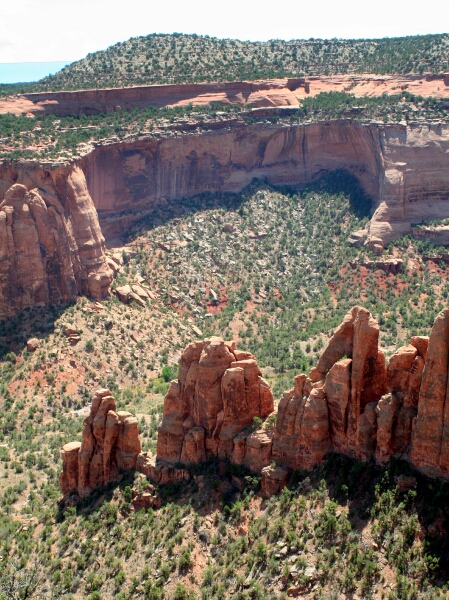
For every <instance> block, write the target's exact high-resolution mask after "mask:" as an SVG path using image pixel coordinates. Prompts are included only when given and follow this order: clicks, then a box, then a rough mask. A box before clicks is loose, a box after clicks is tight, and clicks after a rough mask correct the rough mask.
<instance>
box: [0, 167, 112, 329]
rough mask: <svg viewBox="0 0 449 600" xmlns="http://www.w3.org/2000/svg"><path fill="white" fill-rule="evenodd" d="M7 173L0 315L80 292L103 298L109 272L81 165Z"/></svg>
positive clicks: (0, 221) (0, 218)
mask: <svg viewBox="0 0 449 600" xmlns="http://www.w3.org/2000/svg"><path fill="white" fill-rule="evenodd" d="M6 175H8V174H6ZM9 175H10V176H11V179H10V180H9V181H8V179H7V177H5V178H4V179H3V181H2V184H3V187H4V188H5V187H7V186H8V184H9V183H11V184H12V185H11V187H8V189H6V191H4V198H3V201H2V202H1V203H0V319H2V318H6V317H9V316H12V315H14V314H15V313H16V312H18V311H19V310H20V309H22V308H25V307H27V306H33V305H43V304H57V303H59V302H64V301H65V302H67V301H69V300H74V299H75V298H76V296H77V295H78V294H80V293H81V294H89V295H90V296H92V297H93V298H95V299H97V300H100V299H101V298H104V297H105V296H106V295H107V294H108V290H109V284H110V283H111V280H112V272H111V270H110V269H109V267H108V265H107V262H106V257H105V253H104V238H103V235H102V233H101V230H100V226H99V223H98V217H97V212H96V210H95V207H94V205H93V202H92V199H91V197H90V195H89V192H88V190H87V186H86V181H85V178H84V174H83V172H82V170H81V169H80V168H79V167H77V166H74V167H73V168H67V169H66V170H65V171H64V172H61V171H55V170H54V171H45V170H42V169H34V170H32V169H30V170H26V171H24V170H21V171H19V172H18V173H17V174H14V173H12V172H10V173H9ZM16 175H20V176H16ZM14 179H15V181H16V183H13V181H14Z"/></svg>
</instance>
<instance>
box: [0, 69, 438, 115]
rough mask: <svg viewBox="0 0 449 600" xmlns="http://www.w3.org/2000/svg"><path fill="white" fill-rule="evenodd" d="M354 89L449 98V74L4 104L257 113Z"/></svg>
mask: <svg viewBox="0 0 449 600" xmlns="http://www.w3.org/2000/svg"><path fill="white" fill-rule="evenodd" d="M348 85H349V86H350V88H351V93H352V94H354V95H355V96H358V97H364V96H381V95H383V94H397V90H398V89H399V87H402V89H405V88H404V87H403V86H405V87H407V88H408V87H409V86H411V87H410V90H411V89H412V88H413V93H414V94H417V95H421V96H424V97H429V96H431V97H433V98H449V89H448V85H449V80H448V76H447V74H443V73H441V74H435V75H433V74H432V75H430V74H427V75H420V74H417V75H414V74H407V75H384V76H382V77H379V75H369V74H363V75H361V74H358V75H332V76H331V77H327V76H314V77H311V78H310V79H306V78H304V77H296V78H288V79H268V80H259V81H232V82H222V83H193V84H172V85H170V84H169V85H139V86H133V87H128V88H105V89H92V90H76V91H60V92H37V93H28V94H27V93H25V94H23V95H21V96H19V97H10V98H6V99H4V100H0V114H2V113H3V114H5V113H11V114H16V115H19V114H22V113H31V114H35V115H39V114H55V115H59V116H67V115H73V114H78V115H80V114H81V115H82V114H85V115H93V114H99V113H108V112H114V111H117V110H121V109H128V110H129V109H132V108H147V107H148V106H179V105H188V104H193V105H203V104H209V103H210V102H219V103H221V104H240V105H245V104H250V105H251V106H254V107H259V106H260V107H264V106H289V105H297V104H298V101H299V100H300V99H303V98H304V97H307V96H315V95H316V94H319V93H321V92H331V91H341V90H342V89H343V88H345V87H346V86H348Z"/></svg>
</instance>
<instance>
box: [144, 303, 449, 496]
mask: <svg viewBox="0 0 449 600" xmlns="http://www.w3.org/2000/svg"><path fill="white" fill-rule="evenodd" d="M378 338H379V326H378V324H377V322H376V321H375V320H374V319H373V317H372V316H371V314H370V313H369V312H368V311H367V310H366V309H365V308H362V307H359V306H356V307H354V308H353V309H352V310H351V311H350V312H349V313H348V314H347V315H346V317H345V318H344V320H343V323H342V324H341V325H340V326H339V327H338V328H337V330H336V331H335V333H334V335H333V336H332V338H331V340H330V341H329V344H328V346H327V348H326V349H325V350H324V352H323V353H322V355H321V357H320V359H319V361H318V364H317V366H316V367H314V368H313V369H312V370H311V372H310V373H309V376H306V375H298V376H296V377H295V386H294V388H292V389H291V390H289V391H287V392H285V393H284V394H283V396H282V398H281V400H280V402H279V405H278V407H277V411H275V412H273V413H272V412H271V411H272V407H273V404H272V396H271V392H270V390H269V388H268V386H267V384H266V383H265V382H264V381H263V380H262V379H261V377H260V372H259V369H258V367H257V363H256V361H255V359H254V357H251V356H250V355H247V354H246V353H241V352H239V351H237V350H236V349H235V346H233V345H232V344H230V343H226V342H224V341H223V340H221V339H220V338H211V339H210V340H205V341H204V342H196V343H194V344H190V345H189V346H188V347H187V348H186V350H185V351H184V353H183V355H182V359H181V363H180V370H179V379H178V380H177V381H173V382H172V384H171V386H170V389H169V391H168V393H167V396H166V398H165V402H164V419H163V422H162V425H161V426H160V428H159V436H158V449H157V461H156V463H155V466H154V467H153V468H156V467H157V468H158V469H159V472H160V470H161V469H162V468H163V467H164V465H165V468H168V466H169V465H170V464H171V465H174V464H178V463H182V464H185V465H188V464H189V463H196V462H201V461H203V460H204V459H205V458H206V457H207V456H208V455H210V454H212V455H214V456H217V457H219V458H226V457H227V458H229V459H230V461H231V462H232V463H234V464H238V465H244V466H246V467H247V468H249V469H250V470H251V471H253V472H256V473H261V474H262V481H263V491H264V493H265V494H267V495H270V494H271V493H277V492H278V491H279V490H280V489H281V488H282V486H283V485H285V482H286V480H287V473H288V470H292V469H311V468H313V467H314V466H315V465H317V464H319V463H320V462H321V461H322V460H323V459H324V458H325V456H326V455H327V454H329V453H330V452H338V453H341V454H345V455H347V456H350V457H353V458H358V459H360V460H363V461H366V460H369V459H371V458H375V459H376V460H377V461H378V462H379V463H384V462H386V461H388V460H389V458H390V457H391V456H394V457H397V458H405V459H408V460H409V461H410V462H411V463H412V464H413V465H414V466H416V467H417V468H419V469H421V470H422V471H424V472H426V473H427V474H430V475H443V476H449V433H448V431H449V408H448V406H446V389H447V383H448V380H449V376H448V370H449V309H447V310H445V311H443V312H442V313H441V314H440V315H439V316H438V318H437V319H436V322H435V325H434V328H433V330H432V333H431V336H430V338H427V337H419V336H415V337H412V339H411V341H410V344H408V345H406V346H403V347H401V348H399V349H398V350H397V351H396V352H395V353H394V354H393V355H392V356H391V358H390V360H389V361H388V364H385V357H384V355H383V353H382V352H381V351H380V350H379V347H378ZM233 358H235V359H237V360H235V361H234V362H232V361H233ZM245 369H246V370H245ZM270 414H272V415H275V416H276V419H275V421H276V425H275V427H273V419H272V418H271V417H270V419H267V417H268V416H269V415H270ZM254 416H258V417H260V418H261V419H262V426H261V428H260V429H258V430H257V431H251V430H250V428H249V427H248V426H249V425H250V424H251V422H252V420H253V418H254ZM176 476H177V477H179V476H178V475H176Z"/></svg>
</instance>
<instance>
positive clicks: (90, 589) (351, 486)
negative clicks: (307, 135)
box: [0, 182, 449, 599]
mask: <svg viewBox="0 0 449 600" xmlns="http://www.w3.org/2000/svg"><path fill="white" fill-rule="evenodd" d="M354 201H355V200H354V198H352V202H353V204H354ZM364 220H365V217H357V216H355V214H354V212H353V211H351V209H350V200H349V197H348V196H345V195H344V194H336V193H335V191H334V193H332V194H331V193H330V192H329V191H325V190H323V189H316V188H315V189H310V190H308V191H307V192H306V193H304V194H303V195H298V194H288V193H286V192H282V191H280V190H276V189H273V188H271V187H270V186H267V185H265V184H263V183H260V182H259V183H255V184H254V185H253V186H252V187H250V188H249V189H247V190H245V191H244V193H243V194H242V195H238V196H231V195H227V196H213V197H212V196H211V197H202V198H197V199H193V200H192V201H188V202H187V201H186V202H184V203H178V204H177V205H176V206H175V205H170V204H167V205H166V206H165V207H163V208H161V209H160V211H159V213H157V214H156V215H155V216H154V217H153V219H152V220H151V221H146V222H141V223H139V224H138V225H137V226H136V228H135V230H134V231H133V232H131V234H130V238H129V240H128V241H127V242H126V243H125V241H124V242H123V246H120V247H114V248H110V249H109V250H108V255H109V261H110V263H111V264H112V263H114V264H115V270H116V279H115V282H114V285H113V289H114V295H113V296H112V297H111V298H110V299H109V300H107V301H105V302H102V303H93V302H91V301H89V300H86V299H82V298H80V299H79V300H78V301H77V303H76V304H74V305H73V306H69V307H58V308H53V309H38V308H36V309H33V310H28V311H24V312H23V313H21V314H20V315H19V316H18V317H17V318H15V319H11V320H9V321H8V322H4V323H2V325H1V327H0V343H1V345H2V362H1V389H0V392H1V394H2V398H1V408H2V412H1V414H0V417H1V418H0V499H1V500H0V501H1V512H0V528H1V531H2V533H1V535H0V540H1V550H0V556H1V557H2V559H3V560H5V559H6V556H7V554H8V552H9V551H10V550H11V549H13V550H14V554H15V555H16V556H17V557H19V556H22V557H30V562H29V565H31V564H32V559H33V557H36V558H37V559H38V560H39V562H40V563H42V565H43V569H44V575H45V579H46V581H47V583H46V585H47V589H48V590H50V588H51V587H53V588H54V590H55V594H56V596H53V597H58V594H59V597H61V596H64V594H65V596H66V597H71V596H70V594H72V595H73V597H76V598H82V597H91V598H99V597H102V598H111V597H119V598H128V597H148V598H157V597H160V594H161V591H162V590H165V593H166V597H167V598H184V597H187V596H188V593H189V592H191V593H193V594H196V596H195V597H200V595H202V597H204V598H211V597H216V598H220V597H230V598H231V597H232V598H237V597H248V598H250V597H253V598H258V597H260V598H262V597H273V598H274V597H282V595H283V594H286V593H288V594H289V595H293V594H301V595H302V596H303V597H306V598H307V597H310V598H326V597H332V598H334V597H335V598H338V597H339V596H338V595H335V594H336V593H337V591H338V593H340V594H343V595H342V596H341V597H347V598H355V597H356V596H357V597H359V598H365V597H375V598H382V597H384V598H391V599H395V598H415V597H426V598H437V597H439V596H438V594H439V593H440V591H441V593H442V594H443V596H440V597H444V594H445V593H446V591H442V590H443V589H444V588H443V587H442V586H443V583H444V582H443V581H442V580H441V577H443V576H444V572H446V571H444V569H445V568H446V567H445V562H444V561H445V560H446V558H445V556H446V555H445V554H444V552H443V550H442V548H443V546H444V543H443V542H444V536H445V535H446V534H445V533H444V531H445V529H444V527H445V525H444V521H445V518H446V516H445V512H444V511H445V509H444V506H445V504H444V501H443V498H445V496H442V494H443V493H446V492H445V491H444V489H445V488H444V486H443V487H441V486H440V484H439V483H438V482H434V483H433V484H430V485H432V486H433V490H434V492H435V494H434V495H433V492H432V497H431V498H429V495H428V494H427V495H426V492H425V486H424V484H422V487H420V486H421V483H420V482H421V480H420V479H419V478H418V488H417V491H418V495H417V496H415V495H414V489H413V490H411V492H406V493H405V492H401V491H400V490H396V483H395V480H394V477H395V476H398V475H400V474H401V469H406V467H404V466H401V467H392V469H393V470H392V471H388V472H386V473H383V474H382V473H381V472H380V471H376V470H374V471H370V469H371V467H363V468H362V467H361V466H360V465H358V464H353V463H345V464H340V463H329V468H328V467H326V466H325V467H324V468H323V470H317V471H316V472H315V473H314V474H312V475H310V476H309V482H307V479H306V474H301V476H298V477H299V478H298V481H297V482H296V483H295V484H294V486H293V487H292V489H291V493H290V492H288V493H287V492H285V493H284V495H283V496H281V497H280V498H278V499H274V500H270V501H269V502H268V503H267V502H266V501H263V499H262V498H261V497H259V496H258V495H257V493H256V492H257V486H258V481H257V478H253V477H251V476H250V475H249V474H248V473H241V472H234V471H232V470H231V471H230V470H229V469H230V467H229V468H228V470H227V471H226V473H224V474H223V476H219V477H217V471H216V469H217V466H216V465H215V466H214V465H212V466H207V465H206V466H204V468H203V467H202V468H203V471H198V472H192V478H193V479H192V483H191V484H190V487H188V488H185V489H182V490H177V489H175V488H169V489H167V490H166V491H165V492H163V493H164V494H165V495H166V500H167V501H168V504H166V505H165V507H164V508H162V509H161V510H159V511H155V512H154V513H153V512H151V511H150V512H148V513H139V514H137V513H136V514H134V513H133V512H132V510H131V505H130V492H129V489H130V487H129V486H132V485H133V483H132V482H128V481H126V480H123V481H122V482H121V483H120V485H119V486H118V487H117V488H115V489H111V490H110V491H109V492H107V496H106V500H105V498H104V497H102V496H101V492H100V497H97V498H94V499H93V500H92V502H91V503H86V504H85V505H83V507H82V508H81V509H79V511H78V513H77V512H76V511H75V509H69V510H68V511H67V512H66V514H65V516H62V515H61V514H60V513H58V510H59V508H58V504H57V499H58V497H59V489H58V479H57V475H58V472H59V471H60V469H61V461H60V455H59V450H60V448H61V447H62V445H63V444H64V443H66V442H68V441H72V440H76V439H80V433H81V426H82V419H83V417H84V415H85V414H86V413H87V410H88V406H89V403H90V401H91V399H92V394H93V391H94V390H95V389H96V388H98V387H106V386H107V387H109V388H110V389H111V390H112V391H113V393H114V396H115V398H116V400H117V405H118V408H119V409H124V410H128V411H130V412H132V413H134V414H136V415H137V417H138V421H139V429H140V436H141V439H142V443H143V449H144V450H149V451H154V448H155V442H156V432H157V426H158V424H159V423H160V420H161V416H162V399H163V395H164V394H165V392H166V389H167V381H169V380H170V379H171V378H173V377H174V376H175V374H176V364H177V361H178V359H179V356H180V351H181V350H182V348H184V346H185V345H186V344H187V343H188V342H189V341H191V340H193V339H197V338H198V337H201V338H203V337H206V336H207V335H211V334H214V333H219V334H220V335H223V336H224V337H227V338H231V339H234V340H235V341H237V342H238V344H239V348H241V349H248V350H250V351H251V352H253V353H254V354H255V355H256V356H257V358H258V360H259V364H261V366H262V370H263V373H264V376H265V377H266V378H267V379H268V380H269V382H270V384H271V385H272V388H273V390H274V395H275V398H276V399H278V398H279V397H280V395H281V393H282V392H283V391H284V390H286V389H288V388H289V387H291V381H292V378H293V376H294V375H296V374H298V373H299V372H307V371H308V370H309V369H310V367H311V366H313V365H314V364H315V363H316V360H317V357H318V355H319V354H320V351H321V349H322V348H323V347H324V346H325V344H326V343H327V340H328V338H329V336H330V335H331V333H332V331H333V329H334V328H335V327H336V326H337V325H338V324H339V323H340V321H341V319H342V316H343V315H344V314H345V313H346V312H347V310H348V308H350V307H352V306H353V305H354V304H362V305H364V306H366V308H368V309H369V310H371V312H372V313H373V314H374V315H375V317H376V318H377V319H378V320H379V321H380V324H381V331H382V332H383V333H382V336H381V344H382V346H383V349H384V350H385V351H386V352H387V354H391V353H392V352H393V351H394V350H395V349H396V348H397V347H398V346H399V345H402V344H403V343H404V342H405V340H406V339H408V338H409V337H410V335H411V334H422V335H425V334H428V333H429V330H430V326H431V325H432V323H433V320H434V317H435V315H436V314H437V313H438V312H439V311H440V310H441V308H442V306H443V304H444V302H445V301H446V299H447V296H448V294H449V286H448V283H447V270H446V263H445V262H444V260H445V255H444V254H443V253H442V252H440V250H439V249H435V248H431V247H430V246H429V245H427V244H425V243H424V242H421V241H417V240H414V239H408V238H404V239H402V240H399V241H398V242H397V243H396V245H394V246H391V247H390V248H388V249H386V250H383V251H382V250H381V251H380V253H379V254H375V253H374V251H371V250H367V249H364V248H361V249H360V248H359V249H357V248H351V247H349V246H348V244H347V238H348V236H349V234H350V232H351V231H353V230H354V229H357V228H359V227H360V226H362V225H363V223H364ZM377 251H378V250H376V252H377ZM430 258H432V260H430ZM392 261H393V263H394V266H392ZM401 261H403V262H402V263H401ZM126 286H128V287H126ZM120 298H121V299H120ZM31 340H34V341H31ZM27 342H29V343H28V345H27ZM28 348H29V349H28ZM339 460H340V459H339ZM336 464H337V466H335V465H336ZM326 469H328V470H326ZM365 469H366V470H365ZM395 469H396V470H395ZM348 473H349V475H348ZM351 473H352V475H351ZM337 475H338V476H337ZM202 477H204V479H202ZM233 477H234V479H233ZM242 477H243V478H244V477H250V479H249V480H246V484H245V485H249V488H247V489H250V488H251V486H252V487H253V488H254V492H255V493H253V492H248V491H247V492H245V493H243V492H239V489H240V488H243V482H244V481H245V480H244V479H242ZM348 477H349V478H348ZM360 478H365V479H363V481H365V482H366V485H365V484H364V485H360V480H361V479H360ZM304 481H306V483H304ZM322 481H323V482H324V483H323V482H322ZM376 483H378V484H379V486H380V487H379V489H378V490H377V491H376V489H375V487H374V486H375V484H376ZM136 485H138V484H136ZM426 485H428V483H426ZM345 486H347V488H345ZM404 494H405V495H404ZM334 501H335V502H336V503H337V504H336V505H334V504H332V502H334ZM432 502H433V503H434V504H432V506H433V508H432V510H429V511H428V514H427V515H425V514H424V513H423V506H424V504H425V503H430V504H431V503H432ZM430 504H429V506H430ZM225 506H228V508H225ZM418 514H419V515H421V516H420V522H422V523H423V522H425V523H426V527H428V526H432V527H434V528H435V532H436V533H435V547H433V546H432V548H429V547H427V546H423V544H422V543H421V542H420V537H419V536H420V533H419V530H418V529H417V527H418V525H417V521H416V518H415V517H414V516H413V515H418ZM423 515H424V516H423ZM348 522H349V523H350V526H348V525H347V523H348ZM276 528H277V529H276ZM105 531H108V534H107V536H106V535H105V533H104V532H105ZM135 531H139V532H141V534H142V535H140V533H139V535H137V536H136V535H135V533H134V532H135ZM388 531H390V532H393V533H387V532H388ZM431 531H433V530H431ZM432 539H433V538H432ZM426 543H427V542H426ZM432 543H433V542H432ZM432 556H436V557H437V558H438V557H439V558H440V563H441V565H440V566H441V568H443V571H441V569H440V570H439V569H438V568H437V565H436V563H433V562H432V560H433V559H432ZM182 557H184V558H182ZM426 557H427V558H426ZM404 565H406V566H404ZM443 578H444V577H443ZM178 584H179V585H178ZM181 586H183V587H181ZM434 586H437V589H438V590H440V591H435V587H434ZM415 587H416V589H417V590H418V591H415ZM184 588H185V589H184ZM56 590H59V591H57V593H56ZM186 590H187V591H186ZM288 590H291V591H290V592H288ZM48 593H49V592H48ZM45 594H47V592H45ZM45 594H44V592H41V593H40V597H46V596H45ZM120 594H121V595H120ZM332 594H333V595H332ZM47 595H48V594H47ZM48 597H50V596H48Z"/></svg>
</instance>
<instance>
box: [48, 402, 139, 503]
mask: <svg viewBox="0 0 449 600" xmlns="http://www.w3.org/2000/svg"><path fill="white" fill-rule="evenodd" d="M140 451H141V444H140V439H139V432H138V428H137V419H136V417H134V416H133V415H132V414H131V413H129V412H125V411H116V404H115V400H114V398H113V397H112V395H111V392H110V391H109V390H99V391H98V392H97V393H96V394H95V396H94V398H93V401H92V406H91V411H90V415H89V416H88V417H87V418H86V419H85V420H84V424H83V435H82V441H81V442H70V443H69V444H66V445H65V446H64V447H63V449H62V452H61V454H62V460H63V471H62V473H61V475H60V480H59V481H60V487H61V491H62V493H63V495H64V496H65V495H67V494H68V493H69V492H72V491H77V493H78V494H79V496H81V497H85V496H87V495H89V494H90V493H91V492H92V491H93V490H94V489H96V488H97V487H99V486H102V485H107V484H108V483H110V482H112V481H116V480H117V479H118V476H119V472H120V471H130V470H133V469H135V467H136V462H137V457H138V456H139V454H140Z"/></svg>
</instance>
